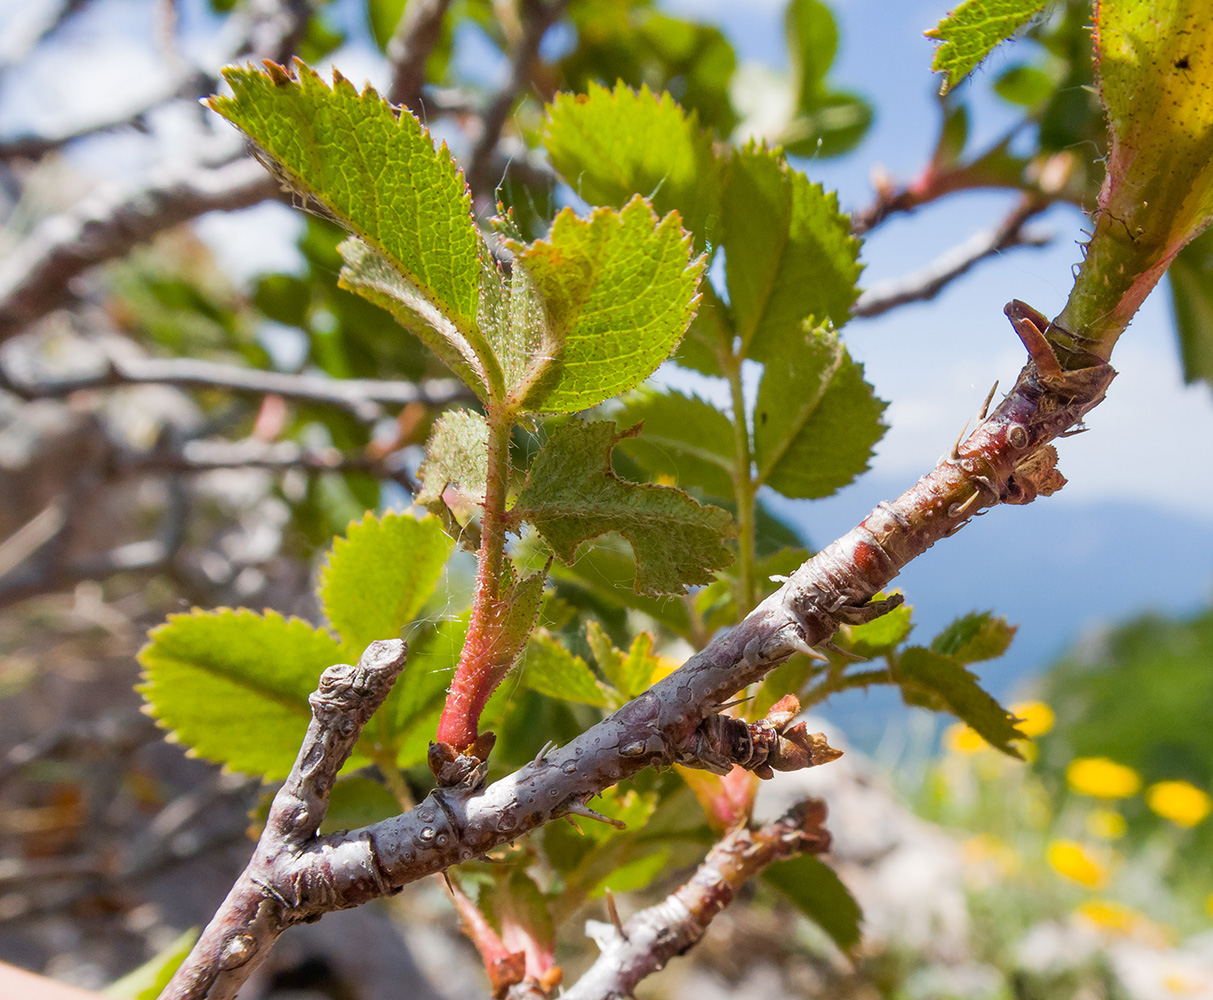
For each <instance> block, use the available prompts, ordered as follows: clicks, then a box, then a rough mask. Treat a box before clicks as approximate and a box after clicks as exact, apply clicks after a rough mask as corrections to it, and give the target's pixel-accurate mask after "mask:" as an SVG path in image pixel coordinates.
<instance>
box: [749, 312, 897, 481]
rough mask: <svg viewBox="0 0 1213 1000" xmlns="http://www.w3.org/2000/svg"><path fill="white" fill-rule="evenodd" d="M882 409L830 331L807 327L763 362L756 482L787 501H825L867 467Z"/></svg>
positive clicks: (757, 411) (757, 416)
mask: <svg viewBox="0 0 1213 1000" xmlns="http://www.w3.org/2000/svg"><path fill="white" fill-rule="evenodd" d="M884 408H885V404H884V402H883V401H881V400H879V399H877V398H876V396H875V394H874V393H873V392H872V387H871V386H870V385H868V384H867V383H866V382H865V381H864V380H863V366H862V365H860V364H857V363H855V362H854V361H852V360H851V359H850V356H849V355H848V354H847V352H846V349H845V348H844V347H843V346H842V344H841V343H840V342H839V340H838V336H837V334H835V333H834V332H833V331H830V330H826V329H821V328H813V327H811V326H809V325H808V324H807V323H806V325H805V332H804V333H803V334H802V336H801V337H800V340H799V342H798V344H797V345H796V347H795V348H794V349H789V350H787V351H785V352H781V353H780V354H779V355H778V356H777V357H773V358H771V359H770V360H768V361H767V363H766V365H765V367H764V369H763V373H762V381H761V382H760V383H759V385H758V399H757V402H756V404H755V408H754V456H755V459H756V461H757V466H758V481H759V482H760V483H766V484H767V485H769V486H771V487H772V488H773V489H776V490H778V491H779V492H780V493H782V494H783V495H784V496H786V497H797V498H815V497H824V496H829V495H830V494H831V493H833V492H834V491H835V490H837V489H840V488H841V487H843V486H845V485H847V483H849V482H851V480H852V479H854V478H855V477H856V476H857V475H859V474H860V473H861V472H863V471H864V470H865V469H866V468H867V467H868V459H870V458H871V457H872V448H873V446H874V445H875V444H876V442H877V441H879V440H880V439H881V437H882V436H883V435H884V432H885V425H884V423H883V422H882V421H881V419H880V417H881V414H882V413H883V412H884Z"/></svg>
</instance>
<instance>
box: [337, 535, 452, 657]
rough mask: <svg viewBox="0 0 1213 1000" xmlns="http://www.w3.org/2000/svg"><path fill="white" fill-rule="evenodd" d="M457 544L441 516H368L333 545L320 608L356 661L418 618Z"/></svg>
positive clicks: (342, 646)
mask: <svg viewBox="0 0 1213 1000" xmlns="http://www.w3.org/2000/svg"><path fill="white" fill-rule="evenodd" d="M453 545H454V542H452V540H451V539H450V537H449V536H448V535H447V534H446V532H445V531H443V530H442V525H441V524H440V523H439V521H438V519H437V518H434V517H426V518H423V519H421V520H417V519H416V518H414V517H409V516H408V515H407V514H396V513H392V512H389V513H387V514H384V515H383V516H382V517H376V516H375V515H374V514H367V515H366V517H364V518H363V519H362V520H361V521H357V522H355V523H353V524H351V525H350V527H349V530H348V531H347V532H346V537H345V538H338V539H337V540H336V541H334V542H333V549H332V552H330V553H329V557H328V560H327V561H326V563H325V565H324V568H323V569H321V571H320V586H319V596H320V604H321V606H322V607H323V609H324V613H325V615H326V616H327V618H328V620H329V621H330V622H331V623H332V626H333V628H335V629H336V630H337V632H338V634H340V636H341V649H342V652H343V655H344V656H345V657H346V658H347V659H349V660H350V662H354V661H355V660H356V659H357V658H358V657H359V656H361V655H362V651H363V650H364V649H365V648H366V647H367V645H368V644H369V643H371V642H372V641H373V640H375V639H396V638H399V637H400V633H401V631H402V630H403V629H404V626H405V625H407V624H408V623H409V622H411V621H412V620H413V619H414V618H416V617H417V613H418V612H419V611H420V610H421V606H422V605H423V604H425V602H426V600H427V599H428V598H429V596H430V594H432V593H433V592H434V587H435V586H436V585H437V583H438V579H439V577H440V576H441V574H442V568H443V567H444V566H445V565H446V560H447V557H448V556H450V554H451V548H452V546H453Z"/></svg>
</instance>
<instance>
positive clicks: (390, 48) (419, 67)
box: [387, 0, 451, 116]
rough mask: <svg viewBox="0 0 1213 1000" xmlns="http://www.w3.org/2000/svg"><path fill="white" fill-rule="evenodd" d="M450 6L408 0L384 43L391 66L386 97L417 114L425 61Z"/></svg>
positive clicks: (438, 0)
mask: <svg viewBox="0 0 1213 1000" xmlns="http://www.w3.org/2000/svg"><path fill="white" fill-rule="evenodd" d="M450 5H451V0H409V2H408V3H406V4H405V7H404V14H403V15H401V18H400V23H399V24H397V25H396V30H395V32H393V34H392V37H391V39H390V40H389V41H388V44H387V58H388V63H389V64H390V65H391V67H392V82H391V83H390V84H389V85H388V90H387V99H388V100H389V101H390V102H391V103H392V104H399V105H403V106H404V107H406V108H408V109H409V110H410V111H411V112H413V113H414V114H416V115H418V116H420V113H421V111H422V110H423V109H422V107H421V104H420V100H419V98H420V97H421V88H422V86H424V84H425V64H426V61H427V60H428V59H429V57H430V53H431V52H432V51H433V49H434V46H435V45H436V44H438V37H439V35H440V34H441V33H442V19H443V18H444V17H445V16H446V11H447V8H448V7H450Z"/></svg>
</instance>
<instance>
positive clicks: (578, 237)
mask: <svg viewBox="0 0 1213 1000" xmlns="http://www.w3.org/2000/svg"><path fill="white" fill-rule="evenodd" d="M512 249H513V250H514V251H515V254H516V256H515V261H514V266H515V267H523V268H525V269H526V271H527V272H528V273H529V274H530V276H531V278H532V279H534V282H535V285H536V287H537V288H538V289H539V292H540V293H541V294H542V296H543V298H544V301H545V302H546V304H547V316H548V323H549V324H550V333H551V342H552V343H553V344H554V345H555V349H554V350H553V351H552V352H551V353H550V354H548V355H546V357H545V358H544V365H543V366H542V368H541V369H537V370H536V371H535V372H533V373H532V374H531V381H530V382H529V383H528V385H529V389H528V392H527V395H526V397H525V398H524V399H522V400H520V404H521V406H522V408H523V409H525V410H528V411H531V412H535V413H569V412H572V411H574V410H584V409H586V408H588V407H591V406H595V405H597V404H598V403H601V402H603V401H604V400H607V399H610V398H611V397H612V396H617V395H618V394H619V393H621V392H624V391H626V390H628V389H631V388H632V387H633V386H635V385H637V384H639V383H640V382H641V381H643V380H644V379H646V378H648V376H649V375H651V374H652V373H653V372H654V371H655V370H656V368H657V366H658V365H660V364H661V362H662V361H664V360H665V359H666V358H667V357H669V355H670V352H671V351H673V349H674V347H675V345H677V343H678V341H679V340H680V339H681V338H682V335H683V334H684V333H685V332H686V329H687V326H688V324H689V323H690V321H691V316H692V315H693V313H694V308H695V301H696V299H695V287H696V284H697V283H698V281H699V275H700V272H701V270H702V268H703V261H702V259H698V258H697V259H695V260H691V257H690V250H691V245H690V240H689V238H688V237H687V236H686V235H685V234H684V233H683V231H682V227H681V223H680V219H679V217H678V215H677V214H675V213H670V214H669V215H667V216H665V218H663V219H660V220H658V218H657V216H656V215H654V214H653V210H652V208H651V207H650V206H649V205H648V203H647V202H645V201H644V200H643V199H642V198H639V197H637V198H633V199H632V200H631V201H630V202H628V204H627V205H626V206H624V208H623V210H622V211H620V212H616V211H615V210H613V209H605V208H603V209H598V210H596V211H595V212H594V213H593V214H592V215H591V216H590V217H589V218H588V219H581V218H578V217H577V216H576V215H574V214H573V212H572V211H571V210H569V209H565V210H564V211H563V212H561V213H560V214H559V215H558V216H556V221H555V222H554V223H553V224H552V232H551V234H550V236H549V237H548V238H547V239H546V240H540V241H538V242H536V243H533V244H531V245H529V246H521V245H518V244H513V245H512Z"/></svg>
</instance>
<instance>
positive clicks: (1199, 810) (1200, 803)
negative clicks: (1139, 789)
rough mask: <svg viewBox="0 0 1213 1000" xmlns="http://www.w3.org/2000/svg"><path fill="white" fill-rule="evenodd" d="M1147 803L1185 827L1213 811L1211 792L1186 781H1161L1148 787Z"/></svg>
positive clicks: (1160, 814) (1159, 813)
mask: <svg viewBox="0 0 1213 1000" xmlns="http://www.w3.org/2000/svg"><path fill="white" fill-rule="evenodd" d="M1146 805H1148V806H1149V807H1150V808H1151V809H1153V810H1154V812H1156V813H1158V815H1159V816H1161V817H1162V818H1163V819H1169V820H1170V821H1171V822H1172V823H1174V824H1175V825H1176V826H1182V827H1184V828H1185V829H1186V828H1188V827H1193V826H1195V825H1196V824H1197V823H1199V822H1200V821H1201V820H1202V819H1204V818H1205V817H1206V816H1208V815H1209V813H1210V812H1213V799H1210V798H1209V794H1208V793H1207V792H1205V791H1203V790H1201V789H1199V788H1197V787H1196V786H1195V785H1191V784H1189V783H1188V782H1186V781H1160V782H1158V784H1156V785H1151V786H1150V787H1149V788H1147V789H1146Z"/></svg>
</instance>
